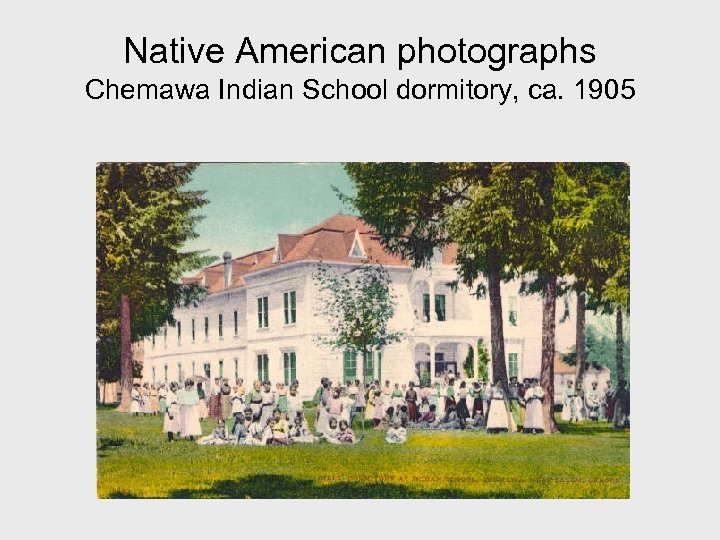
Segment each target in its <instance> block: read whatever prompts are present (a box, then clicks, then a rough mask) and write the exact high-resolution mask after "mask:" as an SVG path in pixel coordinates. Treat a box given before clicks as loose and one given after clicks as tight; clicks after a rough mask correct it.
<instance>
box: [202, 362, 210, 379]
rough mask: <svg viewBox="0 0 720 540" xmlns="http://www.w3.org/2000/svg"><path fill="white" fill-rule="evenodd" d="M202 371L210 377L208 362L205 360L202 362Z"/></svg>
mask: <svg viewBox="0 0 720 540" xmlns="http://www.w3.org/2000/svg"><path fill="white" fill-rule="evenodd" d="M203 372H204V373H205V376H206V377H207V378H208V379H210V362H205V363H204V364H203Z"/></svg>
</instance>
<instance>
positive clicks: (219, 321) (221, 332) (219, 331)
mask: <svg viewBox="0 0 720 540" xmlns="http://www.w3.org/2000/svg"><path fill="white" fill-rule="evenodd" d="M218 336H220V339H222V337H223V328H222V313H219V314H218Z"/></svg>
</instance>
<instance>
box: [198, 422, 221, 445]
mask: <svg viewBox="0 0 720 540" xmlns="http://www.w3.org/2000/svg"><path fill="white" fill-rule="evenodd" d="M227 442H228V441H227V430H226V429H225V420H223V419H222V418H220V419H219V420H218V421H217V426H215V429H213V430H212V433H211V434H210V435H206V436H205V437H200V438H199V439H198V441H197V443H198V444H202V445H204V446H208V445H218V444H226V443H227Z"/></svg>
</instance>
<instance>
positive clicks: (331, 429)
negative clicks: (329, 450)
mask: <svg viewBox="0 0 720 540" xmlns="http://www.w3.org/2000/svg"><path fill="white" fill-rule="evenodd" d="M337 434H338V424H337V420H335V419H334V418H329V419H328V421H327V427H326V428H325V430H324V431H323V434H322V437H323V439H325V440H326V441H327V442H329V443H333V444H337V442H338V441H337Z"/></svg>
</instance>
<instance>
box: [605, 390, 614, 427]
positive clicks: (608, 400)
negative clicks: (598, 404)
mask: <svg viewBox="0 0 720 540" xmlns="http://www.w3.org/2000/svg"><path fill="white" fill-rule="evenodd" d="M614 416H615V389H614V388H613V387H612V381H610V380H608V382H607V387H606V388H605V420H607V421H608V422H612V421H613V418H614Z"/></svg>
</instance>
